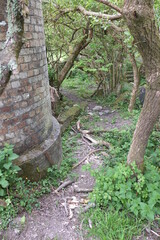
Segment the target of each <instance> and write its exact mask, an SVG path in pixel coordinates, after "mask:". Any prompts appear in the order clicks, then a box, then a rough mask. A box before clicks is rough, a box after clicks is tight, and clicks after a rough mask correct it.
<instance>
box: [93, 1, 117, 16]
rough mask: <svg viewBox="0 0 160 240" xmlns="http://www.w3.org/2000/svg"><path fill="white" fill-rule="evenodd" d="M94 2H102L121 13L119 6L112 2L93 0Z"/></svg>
mask: <svg viewBox="0 0 160 240" xmlns="http://www.w3.org/2000/svg"><path fill="white" fill-rule="evenodd" d="M95 1H96V2H99V3H103V4H105V5H107V6H108V7H111V8H112V9H114V10H116V11H117V12H119V13H121V14H122V9H121V8H119V7H118V6H116V5H114V4H113V3H110V2H109V1H107V0H95Z"/></svg>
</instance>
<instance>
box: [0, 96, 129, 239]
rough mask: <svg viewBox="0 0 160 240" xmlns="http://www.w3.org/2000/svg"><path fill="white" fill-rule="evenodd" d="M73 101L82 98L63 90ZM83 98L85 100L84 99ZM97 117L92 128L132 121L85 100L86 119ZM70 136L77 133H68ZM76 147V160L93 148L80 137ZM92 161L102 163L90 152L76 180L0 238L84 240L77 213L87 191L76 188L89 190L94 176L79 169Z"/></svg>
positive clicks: (111, 126) (47, 198)
mask: <svg viewBox="0 0 160 240" xmlns="http://www.w3.org/2000/svg"><path fill="white" fill-rule="evenodd" d="M64 94H65V95H68V97H69V99H70V100H72V101H74V102H75V103H77V102H79V101H81V99H78V98H77V97H76V96H75V95H74V94H71V93H64ZM83 101H84V100H83ZM95 114H96V115H97V116H99V118H98V119H97V121H96V122H95V126H92V129H93V128H94V127H100V128H102V129H112V128H115V127H116V128H121V127H123V126H128V125H130V124H131V122H130V121H129V120H124V119H122V118H121V117H120V115H119V114H118V113H117V112H113V111H112V110H111V109H109V108H107V107H102V106H99V105H97V104H96V103H95V102H93V101H88V107H87V110H86V116H87V117H88V121H89V122H90V121H92V119H93V117H94V116H95ZM70 134H71V137H72V136H73V135H74V134H76V133H75V132H72V131H71V132H70ZM77 146H78V150H77V152H75V153H74V155H75V157H76V158H77V159H78V161H81V160H82V159H83V158H84V157H86V156H87V155H88V153H90V152H91V151H92V150H94V149H95V148H96V147H95V146H92V145H89V144H86V142H84V141H83V139H81V138H79V139H78V140H77ZM87 163H92V165H93V167H94V168H98V167H99V166H100V165H101V164H102V160H101V155H100V154H98V155H97V154H96V153H93V154H91V155H90V156H88V157H87V158H86V160H85V161H84V163H83V164H81V165H80V166H79V167H77V168H76V169H75V170H73V173H74V174H76V176H77V179H76V181H75V182H74V183H72V184H71V185H69V186H68V187H67V188H65V189H64V190H61V191H60V192H59V194H58V195H57V194H56V193H55V192H54V191H52V192H51V193H50V194H48V195H46V196H44V197H43V198H41V199H40V206H41V207H40V209H38V210H37V209H34V210H33V211H32V213H31V214H27V213H25V214H23V215H25V219H26V220H25V224H24V225H22V224H21V218H22V216H23V215H21V216H18V217H17V218H16V219H15V220H14V221H13V222H12V223H11V224H10V226H9V228H8V230H7V231H6V232H5V233H4V234H3V237H0V239H4V240H83V239H86V238H85V237H84V236H83V233H82V229H81V228H82V219H80V218H79V213H80V211H81V209H83V208H84V207H85V206H86V205H87V201H88V200H87V196H88V194H87V193H84V192H80V193H78V192H77V189H79V190H80V189H92V188H93V186H94V179H93V177H91V176H90V174H89V172H88V171H82V166H83V165H85V164H87Z"/></svg>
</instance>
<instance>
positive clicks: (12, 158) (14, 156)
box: [8, 153, 19, 161]
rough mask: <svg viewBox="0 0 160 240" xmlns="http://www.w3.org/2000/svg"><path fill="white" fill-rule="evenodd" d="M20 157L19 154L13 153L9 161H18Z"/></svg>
mask: <svg viewBox="0 0 160 240" xmlns="http://www.w3.org/2000/svg"><path fill="white" fill-rule="evenodd" d="M18 157H19V156H18V155H17V154H15V153H12V154H11V156H9V158H8V160H9V161H13V160H15V159H17V158H18Z"/></svg>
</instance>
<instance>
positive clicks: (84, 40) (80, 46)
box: [58, 29, 92, 91]
mask: <svg viewBox="0 0 160 240" xmlns="http://www.w3.org/2000/svg"><path fill="white" fill-rule="evenodd" d="M89 31H92V30H89V29H86V33H85V35H84V37H83V38H82V40H81V41H80V42H79V43H78V44H77V45H76V46H75V47H74V49H73V51H72V52H71V53H70V56H69V57H68V59H67V62H66V64H65V65H64V67H63V68H62V70H61V72H60V74H59V76H58V91H59V88H60V85H61V84H62V82H63V81H64V79H65V77H66V76H67V74H68V72H69V71H70V69H71V68H72V67H73V65H74V61H75V60H76V58H77V57H78V55H79V53H80V52H81V51H82V50H83V49H84V48H85V47H87V46H88V44H89V43H90V41H91V39H92V33H90V34H89Z"/></svg>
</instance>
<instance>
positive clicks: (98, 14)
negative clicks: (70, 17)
mask: <svg viewBox="0 0 160 240" xmlns="http://www.w3.org/2000/svg"><path fill="white" fill-rule="evenodd" d="M77 10H78V11H79V12H81V13H83V15H85V16H93V17H98V18H103V19H107V20H118V19H120V18H122V15H121V14H117V15H108V14H105V13H101V12H92V11H87V10H86V9H85V8H84V7H82V6H79V7H77Z"/></svg>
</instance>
